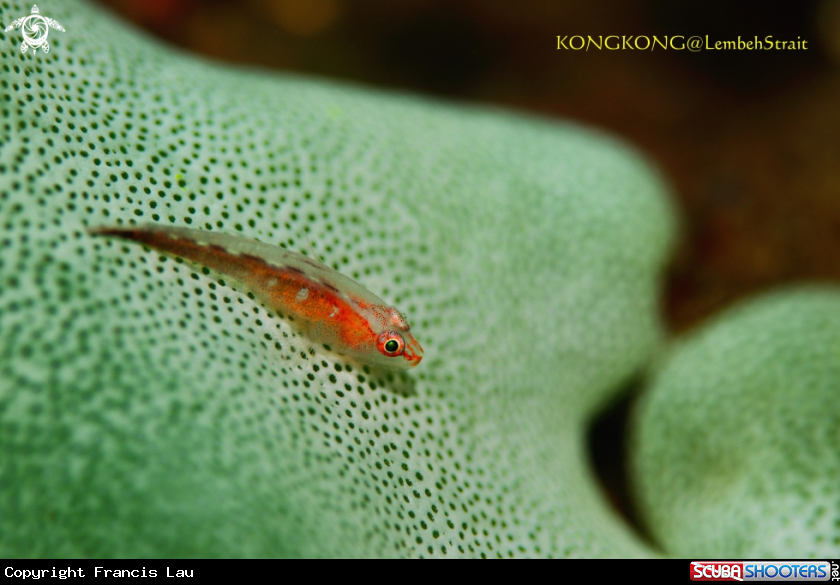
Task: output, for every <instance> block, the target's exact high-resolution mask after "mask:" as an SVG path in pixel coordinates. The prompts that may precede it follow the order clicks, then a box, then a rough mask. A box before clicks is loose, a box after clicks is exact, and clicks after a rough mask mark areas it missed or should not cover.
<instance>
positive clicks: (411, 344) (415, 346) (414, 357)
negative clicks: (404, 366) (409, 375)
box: [403, 333, 423, 368]
mask: <svg viewBox="0 0 840 585" xmlns="http://www.w3.org/2000/svg"><path fill="white" fill-rule="evenodd" d="M403 339H404V340H405V350H404V351H403V357H404V358H405V360H406V361H407V362H408V367H410V368H413V367H414V366H416V365H417V364H419V363H420V361H421V360H422V359H423V348H422V347H421V346H420V344H419V343H418V342H417V340H416V339H414V336H413V335H411V334H410V333H404V334H403Z"/></svg>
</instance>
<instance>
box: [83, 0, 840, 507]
mask: <svg viewBox="0 0 840 585" xmlns="http://www.w3.org/2000/svg"><path fill="white" fill-rule="evenodd" d="M99 2H100V3H101V4H103V5H104V6H106V7H108V8H109V9H111V10H112V11H113V12H116V13H118V14H119V15H121V16H122V17H124V18H126V19H128V20H131V21H133V22H134V23H135V24H136V25H138V26H139V27H142V28H144V29H146V30H148V31H149V32H151V33H152V34H154V35H156V36H158V37H160V38H162V39H165V40H166V41H169V42H171V43H173V44H175V45H178V46H180V47H183V48H185V49H189V50H191V51H195V52H197V53H202V54H204V55H208V56H211V57H214V58H218V59H222V60H225V61H229V62H234V63H247V64H254V65H259V66H263V67H267V68H271V69H275V70H280V71H293V72H299V73H305V74H310V75H318V76H326V77H330V78H333V79H339V80H346V81H352V82H356V83H363V84H366V85H372V86H378V87H382V88H388V89H394V88H397V89H406V90H411V91H414V92H419V93H423V94H427V95H433V96H438V97H441V98H446V99H451V100H456V101H463V102H484V103H489V104H496V105H503V106H508V107H511V108H516V109H518V110H523V111H527V112H531V113H535V114H542V115H546V116H549V117H558V118H559V117H563V118H571V119H574V120H578V121H581V122H584V123H587V124H590V125H594V126H598V127H601V128H603V129H606V130H608V131H610V132H612V133H615V134H618V135H620V136H622V137H624V138H625V139H626V140H628V141H630V142H632V143H634V144H636V145H638V146H639V147H640V148H641V149H642V150H644V151H645V152H647V154H648V155H649V156H650V157H651V158H652V159H654V160H655V161H656V163H658V165H659V167H660V168H661V169H662V170H663V172H664V174H665V175H666V177H667V178H668V180H669V181H670V183H671V185H672V186H673V190H674V195H675V197H676V199H677V205H678V207H679V209H680V212H681V214H682V219H683V239H682V241H681V244H680V248H679V250H678V253H677V255H676V257H675V258H674V260H673V262H672V264H671V266H670V269H669V272H668V275H667V289H666V294H665V298H664V307H665V315H666V320H667V323H668V325H669V327H670V329H671V331H672V332H674V333H680V332H683V331H686V330H687V329H689V328H691V327H692V326H694V325H696V324H698V323H699V322H701V321H703V320H704V319H706V318H707V317H709V316H710V315H712V314H714V313H716V312H718V311H720V310H721V309H722V308H724V307H725V306H727V305H730V304H731V303H732V302H734V301H736V300H738V299H740V298H743V297H745V296H748V295H750V294H752V293H756V292H759V291H763V290H766V289H768V288H770V287H772V286H775V285H779V284H783V283H790V282H797V281H802V280H833V281H837V282H840V107H838V106H840V1H838V0H806V1H800V2H796V3H792V2H785V3H782V2H770V1H768V0H762V1H758V0H742V1H740V2H730V1H722V0H702V1H701V0H684V1H682V2H673V1H670V0H636V1H622V2H609V1H604V2H589V1H585V0H569V1H550V0H518V1H516V2H513V1H510V0H508V1H500V0H498V1H497V0H458V1H452V0H450V1H444V0H400V1H399V2H395V1H393V0H356V1H350V0H247V1H238V2H224V1H221V0H99ZM557 35H561V36H566V35H569V36H573V35H583V36H584V37H585V36H586V35H591V36H593V37H596V38H597V36H598V35H603V36H607V35H648V36H652V35H659V36H664V35H684V36H685V37H686V38H688V37H690V36H692V35H699V36H701V37H702V38H703V39H704V41H705V38H706V36H707V35H708V39H709V41H710V43H711V44H714V43H715V41H729V40H737V38H738V36H740V37H741V38H742V39H743V40H753V37H754V36H758V37H759V38H760V39H765V38H766V37H767V36H768V35H772V36H773V38H774V40H781V41H794V42H795V43H797V46H799V47H802V46H803V45H802V42H803V41H804V42H805V45H804V46H805V47H807V48H805V49H802V48H800V49H798V50H796V49H795V50H785V49H778V50H777V49H775V48H774V49H773V50H740V51H739V50H717V51H707V50H703V51H699V52H690V51H688V50H683V51H674V50H667V51H664V50H661V49H658V50H656V51H653V52H651V51H649V50H648V51H639V50H629V49H628V50H618V51H607V50H601V51H597V50H590V51H588V52H585V51H573V50H557ZM642 46H644V43H642ZM625 413H626V404H624V405H623V406H619V407H618V408H617V410H615V411H613V412H611V413H607V415H605V418H604V419H602V421H601V422H600V423H598V425H601V427H603V428H601V427H599V426H598V425H596V429H595V432H594V435H593V436H594V439H593V445H594V451H595V456H594V458H595V467H596V469H597V470H598V472H599V473H600V474H601V477H602V479H603V480H604V482H605V484H606V485H607V489H608V492H609V493H610V494H611V499H612V501H613V503H614V504H615V505H616V507H618V508H619V509H622V510H623V511H625V512H627V509H628V506H627V502H626V494H624V493H623V488H622V484H623V479H622V478H623V470H622V469H621V464H620V460H621V459H622V457H621V448H620V446H616V445H620V444H621V438H620V437H621V433H622V428H623V426H624V420H625V416H624V415H625ZM599 429H600V430H599ZM599 445H600V446H599Z"/></svg>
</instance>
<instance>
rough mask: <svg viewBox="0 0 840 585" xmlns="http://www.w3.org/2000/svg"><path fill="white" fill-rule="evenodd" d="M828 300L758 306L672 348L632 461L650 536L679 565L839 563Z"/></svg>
mask: <svg viewBox="0 0 840 585" xmlns="http://www.w3.org/2000/svg"><path fill="white" fill-rule="evenodd" d="M838 392H840V289H838V288H837V287H822V288H817V287H813V288H808V289H798V290H789V291H784V292H777V293H774V294H771V295H766V296H764V297H762V298H759V299H756V300H753V301H749V302H746V303H743V304H742V305H740V306H738V307H736V308H734V309H732V310H730V311H729V312H727V313H726V314H724V315H723V316H721V317H720V318H719V319H717V320H716V322H714V323H712V324H710V325H707V326H705V327H704V328H702V329H701V330H700V331H698V332H696V333H695V334H693V335H692V336H690V337H689V338H687V339H685V340H684V341H682V342H681V343H680V344H679V345H677V346H675V347H674V348H673V349H672V350H671V351H670V352H669V354H668V356H667V357H666V358H665V359H664V360H663V363H662V364H661V365H660V367H659V368H658V369H657V371H656V374H655V375H654V377H653V380H652V383H651V388H650V390H649V392H648V393H647V394H646V395H645V397H644V399H643V401H642V402H641V403H640V405H639V409H638V413H637V417H636V418H637V421H636V424H635V440H634V445H633V449H632V451H631V452H632V453H633V454H634V468H635V478H636V485H637V492H638V495H639V500H640V504H641V507H642V509H643V513H644V515H645V517H646V518H647V522H648V525H649V527H650V529H651V532H652V533H653V534H654V535H655V536H656V538H657V539H658V540H659V542H662V543H667V547H668V551H669V552H670V553H672V554H675V555H678V556H695V557H705V558H715V557H729V558H732V557H735V558H739V557H743V558H767V557H769V558H802V557H812V558H835V557H836V556H837V554H838V552H840V530H838V527H840V500H838V497H837V486H838V485H839V484H840V441H838V429H840V408H838V406H837V405H838Z"/></svg>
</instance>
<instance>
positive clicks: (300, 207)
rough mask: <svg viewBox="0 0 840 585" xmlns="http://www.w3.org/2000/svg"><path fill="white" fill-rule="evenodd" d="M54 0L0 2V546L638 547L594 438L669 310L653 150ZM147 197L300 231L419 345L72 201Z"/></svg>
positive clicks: (239, 551)
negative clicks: (275, 309)
mask: <svg viewBox="0 0 840 585" xmlns="http://www.w3.org/2000/svg"><path fill="white" fill-rule="evenodd" d="M0 7H2V8H0V21H2V23H3V24H4V25H8V23H9V22H10V21H11V20H13V19H14V18H18V17H20V16H24V15H27V14H29V11H30V4H28V3H26V2H22V1H14V2H9V1H3V2H0ZM41 8H42V13H43V14H45V15H46V16H49V17H51V18H54V19H56V20H57V21H58V22H60V23H61V24H62V25H63V26H64V28H65V30H66V32H59V31H56V30H51V31H50V36H49V42H50V47H51V48H50V51H49V53H48V54H44V53H43V52H42V51H38V52H37V53H34V52H33V51H32V50H29V51H28V52H27V53H25V54H22V53H21V52H20V49H19V47H20V41H21V37H20V31H12V32H9V33H5V34H0V60H1V61H0V220H2V233H0V240H2V252H1V253H0V254H2V255H0V486H2V487H1V488H0V557H15V556H49V557H73V556H116V557H135V556H165V557H168V556H177V557H180V556H226V557H227V556H234V557H238V556H334V555H339V556H467V557H480V556H488V557H496V556H500V557H509V556H548V555H551V556H627V555H647V554H651V553H652V551H651V550H650V549H649V548H647V547H646V546H645V545H643V544H642V543H641V542H640V541H639V540H638V539H637V538H636V537H635V536H634V535H633V534H632V532H631V531H630V530H629V529H627V528H626V527H625V526H624V524H623V523H622V522H621V521H620V520H619V519H617V517H616V516H615V515H614V514H613V513H612V512H611V511H610V510H609V509H608V507H607V506H606V505H605V503H604V500H603V497H602V496H601V495H600V493H599V490H598V489H597V487H596V484H595V483H594V481H593V478H592V474H591V472H590V471H589V467H588V464H587V461H586V456H585V452H584V448H583V435H584V429H585V423H586V422H587V420H588V419H589V418H590V417H591V416H592V415H593V413H594V411H595V410H596V409H597V408H598V407H599V406H601V405H603V404H604V403H605V402H606V401H608V400H609V399H610V398H611V397H612V396H614V394H615V392H616V389H617V388H618V387H620V385H621V384H622V383H623V381H624V380H626V379H627V378H628V377H629V376H630V375H632V374H633V372H635V371H636V370H638V369H639V368H640V367H641V366H642V365H643V364H644V363H645V361H646V360H647V359H648V358H649V356H650V355H651V353H652V351H653V350H654V348H655V346H656V343H657V341H658V338H659V326H658V323H657V317H656V301H657V290H658V286H657V285H658V274H659V272H660V270H661V267H662V265H663V262H664V261H665V259H666V257H667V254H668V250H669V247H670V242H671V239H672V236H673V233H672V232H673V226H672V217H671V213H670V210H669V208H668V205H667V201H666V199H665V197H664V196H663V190H662V187H661V185H660V184H659V182H658V180H657V178H656V176H655V175H654V174H653V173H652V172H651V171H650V169H649V168H648V167H647V166H646V164H645V163H644V162H642V161H641V160H640V159H638V158H637V157H636V156H635V155H633V154H632V153H631V152H630V151H629V150H628V149H627V147H625V146H622V145H620V144H617V143H616V142H615V141H614V140H612V139H610V138H607V137H604V136H601V135H599V134H596V133H594V132H592V131H588V130H583V129H580V128H578V127H575V126H572V125H567V124H560V123H557V122H552V121H547V120H541V119H532V118H527V117H523V116H515V115H511V114H508V113H504V112H500V111H489V110H487V109H482V108H478V107H456V106H452V105H447V104H443V103H438V102H434V101H431V100H424V99H419V98H415V97H410V96H404V95H394V94H383V93H378V92H374V91H371V90H366V89H359V88H353V87H346V86H341V85H333V84H330V83H326V82H318V81H310V80H303V79H297V78H293V77H282V76H278V75H276V74H273V73H269V72H264V71H247V70H242V69H235V68H230V67H223V66H219V65H215V64H210V63H207V62H205V61H202V60H200V59H196V58H193V57H188V56H185V55H183V54H180V53H179V52H178V51H177V50H175V49H173V48H171V47H165V46H161V45H159V44H157V43H156V42H154V41H151V40H149V39H148V38H146V37H144V36H143V35H141V34H139V33H137V32H135V31H133V30H130V29H128V28H127V27H125V26H124V25H122V24H120V23H118V22H116V21H114V20H113V19H111V18H110V17H108V16H105V15H103V14H102V12H101V9H97V8H93V7H90V6H87V5H84V4H80V3H77V2H74V1H70V0H62V1H61V2H53V3H51V4H50V5H49V6H42V7H41ZM133 221H137V222H163V223H166V224H175V225H184V226H191V227H193V228H200V229H213V230H221V231H224V232H227V233H234V234H237V233H238V234H240V235H241V236H242V237H247V238H254V239H259V240H262V241H265V242H271V243H274V244H279V245H285V246H288V247H290V248H292V249H296V250H299V251H306V250H307V249H308V248H310V247H311V248H313V249H314V251H315V252H316V253H317V254H319V255H320V256H321V257H322V258H324V260H325V261H326V262H327V263H328V264H330V265H331V266H333V267H335V268H336V269H338V270H340V271H341V272H343V273H344V274H347V275H348V276H351V277H353V278H355V279H357V280H358V281H360V282H361V283H362V284H363V285H364V286H366V287H367V288H369V289H370V290H371V291H373V292H375V293H376V294H378V295H380V296H382V297H383V298H384V299H385V300H387V301H389V302H391V303H394V304H395V305H397V306H398V307H399V308H400V309H402V310H403V311H405V312H406V313H407V315H408V317H409V319H410V320H411V322H412V326H413V328H412V331H413V332H414V333H415V335H416V337H417V338H418V340H419V341H420V343H422V345H423V347H424V349H425V358H424V360H423V363H422V364H421V365H420V366H419V367H418V368H416V369H415V370H412V371H411V372H410V373H408V374H407V375H406V376H404V377H400V376H397V377H394V378H391V379H388V378H386V377H384V376H382V375H380V374H376V373H370V372H366V371H363V370H361V369H360V368H359V367H358V366H356V365H353V364H351V363H349V362H346V361H341V360H339V361H335V360H334V358H331V357H329V356H328V355H326V354H322V353H320V352H318V351H314V352H312V351H310V347H309V345H310V344H309V343H308V341H307V339H306V338H304V337H301V336H298V335H296V334H295V333H293V330H292V329H291V327H290V326H289V324H288V323H287V322H286V321H284V320H282V319H280V318H278V317H276V316H274V315H272V314H270V313H268V312H267V311H266V310H265V309H264V308H263V307H261V306H260V305H259V304H258V303H257V302H255V301H254V300H252V297H250V296H249V295H247V294H246V293H245V292H244V291H241V290H233V289H232V288H230V287H229V286H228V285H227V284H225V283H224V282H223V278H220V277H219V275H217V274H212V273H208V272H207V271H202V270H200V269H195V268H193V267H191V266H189V265H187V264H184V263H182V262H177V261H175V260H172V259H171V258H166V257H162V256H161V255H160V254H159V253H156V252H153V251H150V250H146V249H143V248H142V247H141V246H136V245H130V244H125V243H120V242H115V241H109V240H104V239H95V238H92V237H91V236H89V235H88V234H87V233H86V232H85V229H84V228H85V226H102V225H106V226H107V225H117V224H126V223H130V222H133Z"/></svg>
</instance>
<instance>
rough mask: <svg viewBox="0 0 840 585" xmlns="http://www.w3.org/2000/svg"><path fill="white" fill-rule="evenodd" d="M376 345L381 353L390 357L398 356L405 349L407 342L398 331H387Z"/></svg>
mask: <svg viewBox="0 0 840 585" xmlns="http://www.w3.org/2000/svg"><path fill="white" fill-rule="evenodd" d="M376 345H377V346H378V347H379V351H380V352H381V353H382V354H384V355H386V356H388V357H395V356H398V355H400V354H402V352H403V350H404V349H405V341H404V340H403V338H402V335H400V334H399V333H397V332H396V331H385V332H383V333H381V334H380V335H379V339H378V340H377V344H376Z"/></svg>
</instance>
